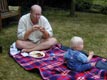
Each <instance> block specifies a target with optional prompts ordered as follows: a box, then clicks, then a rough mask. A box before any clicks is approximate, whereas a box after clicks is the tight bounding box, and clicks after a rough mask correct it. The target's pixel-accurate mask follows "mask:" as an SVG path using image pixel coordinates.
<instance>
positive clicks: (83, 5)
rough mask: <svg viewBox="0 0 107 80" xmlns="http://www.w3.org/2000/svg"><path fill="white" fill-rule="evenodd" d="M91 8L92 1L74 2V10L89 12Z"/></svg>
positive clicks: (80, 0) (79, 0)
mask: <svg viewBox="0 0 107 80" xmlns="http://www.w3.org/2000/svg"><path fill="white" fill-rule="evenodd" d="M91 6H92V0H76V9H77V10H79V11H86V10H89V9H90V8H91Z"/></svg>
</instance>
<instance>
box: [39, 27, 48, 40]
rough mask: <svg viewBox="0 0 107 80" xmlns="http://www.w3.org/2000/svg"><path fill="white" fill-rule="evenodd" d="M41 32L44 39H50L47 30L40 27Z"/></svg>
mask: <svg viewBox="0 0 107 80" xmlns="http://www.w3.org/2000/svg"><path fill="white" fill-rule="evenodd" d="M40 31H41V32H42V33H43V38H44V39H48V38H49V37H50V35H49V33H48V32H47V31H46V30H45V28H43V27H40Z"/></svg>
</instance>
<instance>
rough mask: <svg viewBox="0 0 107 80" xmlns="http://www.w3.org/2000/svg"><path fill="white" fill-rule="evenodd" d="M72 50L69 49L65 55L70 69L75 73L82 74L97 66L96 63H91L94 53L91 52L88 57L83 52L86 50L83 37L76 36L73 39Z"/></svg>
mask: <svg viewBox="0 0 107 80" xmlns="http://www.w3.org/2000/svg"><path fill="white" fill-rule="evenodd" d="M70 48H71V49H68V50H67V52H66V53H65V55H64V58H65V60H66V63H67V66H68V68H70V69H71V70H74V71H78V72H82V71H85V70H89V69H91V68H92V67H94V66H95V64H96V63H95V62H92V63H89V61H90V60H91V58H92V57H93V55H94V52H93V51H90V52H89V56H88V57H87V56H86V55H85V54H84V52H82V50H83V48H84V41H83V39H82V38H81V37H78V36H74V37H73V38H72V39H71V42H70Z"/></svg>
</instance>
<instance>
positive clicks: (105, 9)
mask: <svg viewBox="0 0 107 80" xmlns="http://www.w3.org/2000/svg"><path fill="white" fill-rule="evenodd" d="M101 12H102V13H103V14H107V6H105V7H103V9H102V10H101Z"/></svg>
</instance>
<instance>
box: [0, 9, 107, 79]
mask: <svg viewBox="0 0 107 80" xmlns="http://www.w3.org/2000/svg"><path fill="white" fill-rule="evenodd" d="M68 14H69V13H68V12H65V11H60V10H49V11H45V12H44V15H45V16H46V17H47V18H48V19H49V21H50V23H51V25H52V28H53V31H54V36H55V37H56V38H57V39H58V41H59V42H60V43H62V44H63V45H66V46H69V41H70V39H71V37H73V36H81V37H82V38H83V39H84V41H85V48H84V50H85V51H86V52H88V51H90V50H93V51H94V52H95V54H96V55H99V56H101V57H107V15H102V14H93V13H80V12H77V13H76V15H77V16H76V17H70V16H68ZM16 31H17V24H13V25H9V26H7V27H6V28H4V29H3V30H2V31H1V32H0V45H2V46H3V53H2V54H0V80H41V77H40V75H39V73H38V72H35V73H32V72H28V71H25V70H24V69H23V68H22V67H20V66H19V65H18V64H17V63H16V62H15V61H14V60H13V59H12V58H11V57H10V56H9V55H8V51H9V46H10V45H11V44H12V43H13V42H14V41H16V40H17V37H16Z"/></svg>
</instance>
